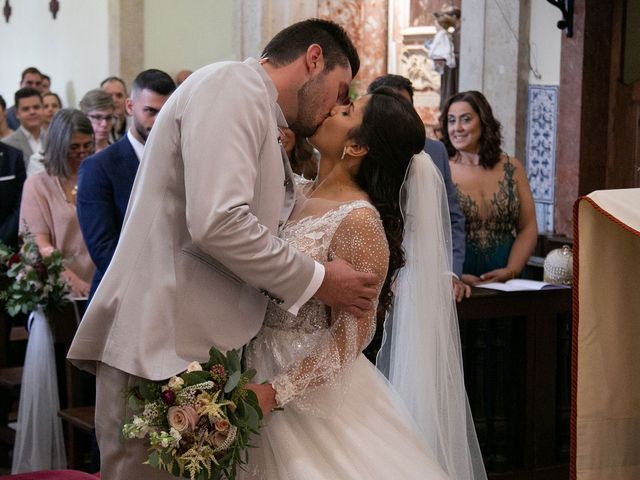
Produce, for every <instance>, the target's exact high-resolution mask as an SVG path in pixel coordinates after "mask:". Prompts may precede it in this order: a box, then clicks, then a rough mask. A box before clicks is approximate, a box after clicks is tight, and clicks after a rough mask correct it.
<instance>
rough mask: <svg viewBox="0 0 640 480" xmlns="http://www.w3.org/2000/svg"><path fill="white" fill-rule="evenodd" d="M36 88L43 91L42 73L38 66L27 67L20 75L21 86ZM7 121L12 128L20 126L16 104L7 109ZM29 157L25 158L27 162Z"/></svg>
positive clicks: (15, 128)
mask: <svg viewBox="0 0 640 480" xmlns="http://www.w3.org/2000/svg"><path fill="white" fill-rule="evenodd" d="M27 87H29V88H35V89H36V90H38V91H39V92H40V93H42V91H41V89H42V73H40V70H38V69H37V68H36V67H29V68H25V69H24V70H23V72H22V75H21V76H20V88H27ZM7 123H8V124H9V128H10V129H11V130H17V129H18V127H19V126H20V119H19V118H17V115H16V105H15V104H14V105H13V106H12V107H10V108H9V109H7ZM27 160H28V158H25V159H24V161H25V162H26V161H27Z"/></svg>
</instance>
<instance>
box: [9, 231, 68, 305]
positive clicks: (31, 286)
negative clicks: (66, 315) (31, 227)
mask: <svg viewBox="0 0 640 480" xmlns="http://www.w3.org/2000/svg"><path fill="white" fill-rule="evenodd" d="M23 240H24V243H23V245H22V247H21V248H20V249H19V250H18V251H17V252H12V251H11V249H9V248H8V247H7V246H6V245H0V275H3V276H4V277H6V283H7V286H6V288H5V289H4V290H3V291H1V292H0V300H2V301H3V302H4V303H5V309H6V310H7V313H9V315H11V316H15V315H17V314H18V313H24V314H28V313H29V312H32V311H34V310H38V309H43V310H44V312H45V313H51V312H53V311H55V310H60V309H62V307H63V306H64V304H65V303H67V302H69V288H68V286H67V284H66V282H65V281H64V280H63V279H62V277H61V274H62V272H63V271H64V260H63V258H62V253H60V251H58V250H54V251H53V253H52V254H51V255H49V256H47V257H42V255H40V252H39V251H38V246H37V245H36V243H35V241H34V239H33V236H32V235H31V234H29V233H27V234H25V235H24V236H23ZM3 283H4V282H3Z"/></svg>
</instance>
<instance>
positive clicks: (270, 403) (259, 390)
mask: <svg viewBox="0 0 640 480" xmlns="http://www.w3.org/2000/svg"><path fill="white" fill-rule="evenodd" d="M245 388H246V389H247V390H251V391H252V392H253V393H255V394H256V397H258V403H259V404H260V408H261V409H262V415H263V416H264V417H266V416H267V414H268V413H270V412H271V411H272V410H273V409H274V408H276V391H275V390H274V389H273V387H272V386H271V384H270V383H249V384H247V386H246V387H245Z"/></svg>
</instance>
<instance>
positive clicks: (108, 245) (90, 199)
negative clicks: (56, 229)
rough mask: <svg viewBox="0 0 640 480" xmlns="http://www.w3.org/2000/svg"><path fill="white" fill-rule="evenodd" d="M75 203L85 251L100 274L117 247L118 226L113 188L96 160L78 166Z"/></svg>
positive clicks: (87, 160)
mask: <svg viewBox="0 0 640 480" xmlns="http://www.w3.org/2000/svg"><path fill="white" fill-rule="evenodd" d="M76 203H77V207H76V208H77V212H78V221H79V223H80V230H81V231H82V237H83V238H84V241H85V243H86V244H87V250H89V255H90V256H91V260H93V263H95V265H96V267H97V268H98V270H99V271H101V272H102V273H104V272H105V271H106V270H107V267H108V266H109V262H111V258H112V257H113V252H114V251H115V249H116V245H117V244H118V238H119V236H120V225H119V223H118V212H117V211H116V205H115V202H114V198H113V187H112V185H111V183H110V181H109V178H108V176H107V174H106V172H105V171H104V169H103V168H102V166H101V165H100V162H99V161H98V158H96V157H90V158H88V159H86V160H85V161H84V162H82V164H81V165H80V171H79V173H78V196H77V199H76Z"/></svg>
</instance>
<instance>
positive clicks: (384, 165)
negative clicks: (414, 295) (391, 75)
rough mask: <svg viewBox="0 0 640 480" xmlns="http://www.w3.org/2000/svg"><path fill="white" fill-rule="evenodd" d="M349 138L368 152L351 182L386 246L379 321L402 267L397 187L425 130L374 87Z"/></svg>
mask: <svg viewBox="0 0 640 480" xmlns="http://www.w3.org/2000/svg"><path fill="white" fill-rule="evenodd" d="M349 137H350V138H352V139H353V140H354V141H355V142H357V143H358V144H359V145H362V146H366V147H368V148H369V152H368V153H367V155H366V157H365V158H364V159H363V160H362V164H361V165H360V170H359V171H358V175H357V177H356V181H357V182H358V185H359V186H360V188H362V189H363V190H364V191H365V192H367V194H368V195H369V197H370V198H371V202H372V203H373V205H374V206H375V207H376V208H377V209H378V211H379V212H380V218H381V219H382V224H383V225H384V231H385V234H386V236H387V242H388V243H389V270H388V272H387V277H386V278H385V281H384V284H383V285H382V291H381V292H380V303H379V305H378V312H379V318H380V317H381V316H383V315H384V312H386V311H387V310H388V309H389V307H390V306H391V302H392V300H393V292H392V291H391V285H392V283H393V280H394V279H395V276H396V274H397V273H398V270H399V269H400V268H402V266H403V265H404V260H405V259H404V250H403V249H402V238H403V230H404V220H403V219H402V213H401V211H400V187H401V186H402V182H403V181H404V177H405V173H406V171H407V168H408V167H409V163H410V162H411V157H412V156H413V155H415V154H416V153H420V152H421V151H422V149H423V148H424V142H425V129H424V124H423V123H422V120H421V119H420V116H419V115H418V113H417V112H416V111H415V109H414V108H413V105H411V103H410V102H409V101H407V100H406V99H405V98H404V97H402V96H401V95H399V94H398V93H397V92H396V91H395V90H393V89H392V88H389V87H380V88H378V89H376V90H374V91H373V93H372V94H371V98H370V99H369V102H367V104H366V106H365V107H364V112H363V116H362V124H361V125H360V126H359V127H358V128H356V129H354V130H353V131H352V132H350V135H349Z"/></svg>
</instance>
